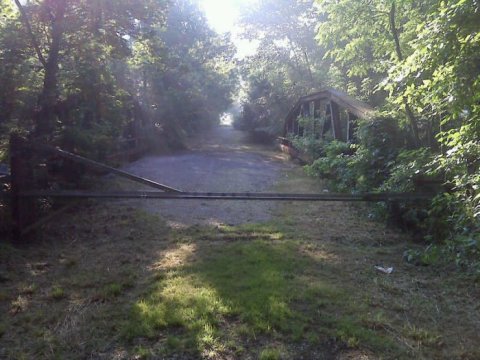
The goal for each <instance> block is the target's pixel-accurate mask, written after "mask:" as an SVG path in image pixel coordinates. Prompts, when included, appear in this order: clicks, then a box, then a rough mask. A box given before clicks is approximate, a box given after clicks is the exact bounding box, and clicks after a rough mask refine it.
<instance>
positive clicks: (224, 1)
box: [200, 0, 257, 58]
mask: <svg viewBox="0 0 480 360" xmlns="http://www.w3.org/2000/svg"><path fill="white" fill-rule="evenodd" d="M255 1H257V0H200V5H201V7H202V8H203V10H204V11H205V14H206V16H207V20H208V22H209V24H210V26H211V27H212V28H213V29H214V30H215V31H216V32H218V33H226V32H230V33H231V34H232V40H233V42H234V43H235V45H236V47H237V56H238V57H239V58H243V57H245V56H248V55H251V54H253V53H255V50H256V48H257V43H256V42H255V41H249V40H245V39H241V38H240V36H239V34H240V29H239V28H238V24H237V22H238V20H239V17H240V12H241V9H242V7H245V6H248V5H249V4H252V3H253V2H255Z"/></svg>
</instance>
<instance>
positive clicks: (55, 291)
mask: <svg viewBox="0 0 480 360" xmlns="http://www.w3.org/2000/svg"><path fill="white" fill-rule="evenodd" d="M49 296H50V298H52V299H54V300H61V299H63V298H64V297H65V296H66V294H65V289H63V288H62V287H61V286H59V285H54V286H53V287H52V288H51V289H50V294H49Z"/></svg>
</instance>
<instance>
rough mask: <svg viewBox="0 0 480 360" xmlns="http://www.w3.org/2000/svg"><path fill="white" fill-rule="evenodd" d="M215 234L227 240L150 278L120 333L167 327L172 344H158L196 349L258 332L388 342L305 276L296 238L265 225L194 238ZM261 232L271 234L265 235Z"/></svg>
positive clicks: (222, 347) (306, 265)
mask: <svg viewBox="0 0 480 360" xmlns="http://www.w3.org/2000/svg"><path fill="white" fill-rule="evenodd" d="M273 230H275V231H273ZM222 233H228V235H229V236H228V238H229V242H222V243H220V244H216V243H213V244H211V243H210V244H208V245H205V246H204V247H203V248H202V246H201V245H200V243H197V245H198V247H196V249H195V252H194V255H192V256H193V257H192V258H191V259H189V261H188V262H187V263H186V264H184V265H181V266H178V267H175V268H173V269H169V270H168V271H161V272H160V273H159V274H157V275H156V276H154V277H153V279H154V280H153V283H152V285H151V288H150V290H149V291H148V292H147V293H146V294H145V296H143V297H142V299H140V300H138V301H137V302H136V303H135V304H134V305H133V307H132V310H131V314H130V317H129V319H128V321H127V323H126V324H125V325H124V327H123V334H124V337H125V338H126V339H128V340H130V341H133V340H135V339H138V338H148V339H151V340H157V339H158V338H160V337H161V336H162V334H163V333H165V332H167V333H169V332H171V331H173V330H174V331H175V332H176V333H177V334H176V337H175V345H174V346H172V344H170V343H171V341H173V340H171V339H170V338H168V339H169V340H168V341H167V346H166V348H165V350H166V351H167V352H168V351H169V350H172V351H173V350H174V351H179V350H180V351H185V352H190V353H197V354H202V353H205V352H222V351H226V350H231V349H232V348H234V347H235V346H236V345H241V343H242V342H243V341H253V340H255V339H257V338H258V337H267V338H278V339H282V341H284V342H285V343H292V342H293V343H295V342H300V341H307V342H308V341H310V340H311V341H312V342H316V343H318V341H319V336H320V337H321V338H322V340H323V341H324V342H326V341H327V340H328V339H330V338H332V337H333V338H337V339H338V340H339V341H341V342H343V343H345V344H347V345H348V346H351V347H356V346H358V345H359V344H360V343H361V344H362V345H366V346H372V347H380V348H382V349H386V348H388V347H390V346H392V345H391V342H389V341H388V340H387V339H385V338H384V337H383V336H381V335H379V334H376V332H375V331H374V330H372V329H370V328H368V327H364V326H363V325H362V322H361V319H359V318H355V317H352V316H351V313H352V312H354V311H355V309H354V308H352V306H354V305H353V304H352V303H351V302H350V301H349V299H350V295H349V294H347V293H345V292H344V291H341V290H338V289H337V288H336V286H335V285H334V284H331V283H328V282H325V281H324V280H322V279H320V278H312V277H311V275H309V272H311V271H310V270H312V269H314V268H315V267H317V266H318V264H317V263H316V262H315V261H313V260H312V259H308V258H306V257H302V256H300V253H299V246H300V242H298V241H295V240H293V239H288V241H283V240H279V239H283V238H284V237H285V234H283V233H280V232H279V231H278V229H272V225H271V224H270V225H267V226H265V227H264V228H262V227H261V226H258V225H256V226H254V227H252V226H249V227H239V228H232V227H229V228H221V229H216V230H212V229H210V232H209V233H208V232H207V231H206V229H203V230H202V238H203V241H206V240H208V237H210V238H211V239H216V238H218V236H219V235H221V234H222ZM268 234H269V235H271V236H272V238H273V240H265V239H267V238H268V237H269V236H267V235H268ZM189 236H191V234H189V233H188V234H186V237H189ZM179 238H182V236H179ZM246 238H248V239H249V240H248V241H246V240H245V239H246ZM232 239H239V240H238V241H231V240H232ZM180 243H181V241H180ZM207 243H208V242H207ZM339 310H340V311H339ZM332 314H335V315H332ZM268 351H269V350H265V354H269V352H268ZM272 353H274V352H273V350H272ZM262 356H264V358H266V359H267V358H270V357H268V356H270V355H262ZM272 356H273V355H272ZM274 358H275V357H274Z"/></svg>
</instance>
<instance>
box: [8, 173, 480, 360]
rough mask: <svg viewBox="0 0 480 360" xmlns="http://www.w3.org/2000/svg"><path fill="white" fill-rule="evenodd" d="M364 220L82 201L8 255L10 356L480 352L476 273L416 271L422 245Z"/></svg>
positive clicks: (298, 207) (332, 211) (323, 210)
mask: <svg viewBox="0 0 480 360" xmlns="http://www.w3.org/2000/svg"><path fill="white" fill-rule="evenodd" d="M295 181H297V180H296V179H295V177H293V178H291V180H290V185H291V184H292V182H295ZM287 185H288V184H287ZM290 185H288V186H290ZM297 185H298V184H297ZM279 190H281V189H279ZM365 211H366V209H364V208H351V207H349V206H346V205H344V204H331V203H329V204H322V205H319V204H304V203H303V204H301V203H296V204H284V205H279V208H278V214H277V216H276V217H275V220H274V221H271V222H268V223H262V224H247V225H242V226H211V227H208V226H190V227H184V228H177V229H172V228H169V227H167V226H166V224H165V223H164V222H163V221H162V219H161V218H159V217H156V216H153V215H149V214H146V213H144V212H142V211H140V210H137V209H135V208H132V207H128V206H125V205H124V204H123V205H122V204H116V203H103V204H96V203H84V204H82V205H79V206H78V207H77V208H75V209H71V210H70V212H69V213H66V214H64V215H63V217H61V218H59V219H58V220H57V221H55V223H54V224H50V225H49V226H46V227H45V228H44V229H43V230H42V232H41V233H39V234H37V235H36V238H35V239H32V241H34V242H35V245H28V246H24V247H21V248H13V247H11V246H9V245H5V244H2V245H1V248H0V264H1V265H0V311H1V314H2V316H1V317H0V319H1V320H0V358H6V359H8V358H12V359H32V358H35V359H55V358H58V359H65V358H69V359H85V358H94V359H111V358H115V359H149V358H160V359H163V358H165V359H199V358H203V359H265V360H266V359H293V358H295V359H377V358H382V359H402V358H404V359H411V358H425V359H439V358H443V359H456V358H457V359H478V358H480V349H479V347H478V344H479V343H480V318H479V317H480V315H479V314H480V311H479V310H480V309H479V303H478V298H479V295H480V292H479V288H480V287H479V282H478V279H477V281H476V279H475V278H472V277H465V276H464V275H462V274H460V273H456V272H455V271H454V270H453V269H445V268H440V267H438V266H432V267H417V266H414V265H411V264H407V263H405V262H404V261H403V260H402V253H403V251H404V250H405V249H406V248H407V247H408V246H414V245H412V244H408V243H407V242H406V240H408V239H407V238H406V237H405V236H404V235H401V234H398V233H396V232H395V231H392V230H390V229H387V228H384V227H383V226H382V225H380V224H376V223H373V222H371V221H369V220H367V219H366V217H365V216H363V214H362V213H364V212H365ZM377 264H378V265H388V266H393V267H394V272H393V273H392V274H390V275H386V274H383V273H380V272H378V271H376V270H375V269H374V265H377Z"/></svg>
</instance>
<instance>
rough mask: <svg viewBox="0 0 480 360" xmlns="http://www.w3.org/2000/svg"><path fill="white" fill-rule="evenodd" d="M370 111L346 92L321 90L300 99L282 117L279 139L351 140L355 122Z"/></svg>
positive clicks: (371, 110) (364, 104)
mask: <svg viewBox="0 0 480 360" xmlns="http://www.w3.org/2000/svg"><path fill="white" fill-rule="evenodd" d="M372 112H373V108H372V107H371V106H369V105H368V104H366V103H364V102H362V101H359V100H357V99H354V98H352V97H351V96H349V95H347V94H346V93H344V92H342V91H339V90H335V89H332V88H325V89H323V90H321V91H318V92H316V93H313V94H310V95H306V96H303V97H301V98H300V99H299V100H298V101H297V103H296V104H295V106H294V107H293V108H292V109H291V110H290V111H289V113H288V115H287V117H286V118H285V124H284V130H283V138H281V139H284V140H286V139H287V138H288V137H289V136H292V135H297V136H308V135H313V136H315V138H317V139H323V138H325V139H337V140H341V141H352V140H353V135H354V130H355V125H356V121H355V120H356V119H358V118H366V117H368V116H369V114H371V113H372Z"/></svg>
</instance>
